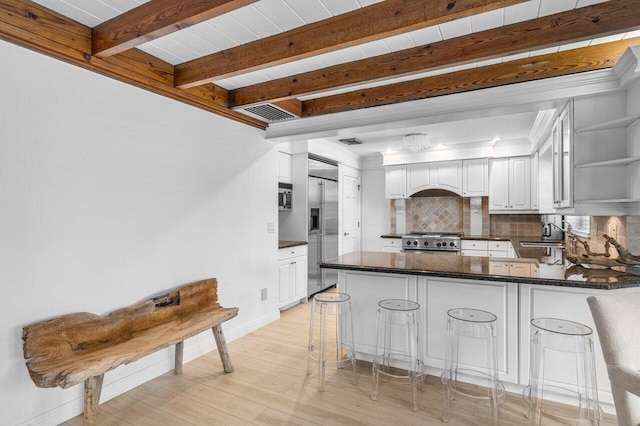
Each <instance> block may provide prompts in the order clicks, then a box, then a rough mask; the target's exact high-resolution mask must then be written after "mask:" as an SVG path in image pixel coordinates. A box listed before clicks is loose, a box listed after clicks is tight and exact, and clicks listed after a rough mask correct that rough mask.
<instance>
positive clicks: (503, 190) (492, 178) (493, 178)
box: [489, 158, 509, 211]
mask: <svg viewBox="0 0 640 426" xmlns="http://www.w3.org/2000/svg"><path fill="white" fill-rule="evenodd" d="M489 210H492V211H500V210H503V211H506V210H509V159H507V158H500V159H497V160H492V161H491V170H490V173H489Z"/></svg>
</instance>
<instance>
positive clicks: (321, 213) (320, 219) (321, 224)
mask: <svg viewBox="0 0 640 426" xmlns="http://www.w3.org/2000/svg"><path fill="white" fill-rule="evenodd" d="M318 185H320V191H318V193H319V194H320V209H319V214H318V232H319V233H320V235H324V190H325V187H324V182H322V181H320V182H318ZM320 257H321V258H322V256H320ZM323 260H324V259H323Z"/></svg>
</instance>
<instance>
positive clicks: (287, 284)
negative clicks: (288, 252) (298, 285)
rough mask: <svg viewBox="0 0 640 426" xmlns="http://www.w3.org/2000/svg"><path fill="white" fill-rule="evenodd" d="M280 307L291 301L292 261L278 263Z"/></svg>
mask: <svg viewBox="0 0 640 426" xmlns="http://www.w3.org/2000/svg"><path fill="white" fill-rule="evenodd" d="M278 278H279V281H278V305H279V306H280V307H282V306H284V305H286V304H287V303H289V302H290V301H291V260H290V259H286V260H281V261H280V262H279V263H278Z"/></svg>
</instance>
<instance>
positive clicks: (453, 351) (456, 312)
mask: <svg viewBox="0 0 640 426" xmlns="http://www.w3.org/2000/svg"><path fill="white" fill-rule="evenodd" d="M496 323H497V317H496V316H495V315H494V314H492V313H491V312H486V311H482V310H479V309H471V308H456V309H450V310H449V311H448V312H447V346H446V352H445V362H444V364H445V365H444V368H445V370H444V372H443V373H442V376H441V379H442V385H443V387H444V402H443V406H442V421H443V422H446V423H448V422H449V420H450V419H451V400H452V399H453V397H454V395H455V396H461V397H465V398H466V399H469V400H471V401H472V402H474V403H483V404H488V405H489V413H490V421H491V424H493V425H497V424H498V404H499V403H500V402H502V401H503V400H504V385H503V384H502V383H501V382H500V381H499V380H498V357H497V352H498V351H497V331H496ZM461 338H467V339H473V340H474V341H471V343H475V344H477V342H476V341H480V343H484V345H485V353H486V361H487V364H486V368H484V369H476V368H474V369H463V368H460V367H459V365H458V355H459V350H460V339H461ZM461 379H462V380H461ZM463 381H464V382H471V383H474V384H484V389H480V388H478V387H476V386H469V385H467V384H465V383H462V382H463Z"/></svg>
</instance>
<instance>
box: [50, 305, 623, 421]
mask: <svg viewBox="0 0 640 426" xmlns="http://www.w3.org/2000/svg"><path fill="white" fill-rule="evenodd" d="M310 306H311V304H310V303H308V304H301V305H298V306H296V307H294V308H291V309H289V310H287V311H285V312H283V313H282V316H281V319H280V320H279V321H276V322H274V323H272V324H269V325H268V326H266V327H263V328H261V329H259V330H256V331H254V332H253V333H251V334H249V335H247V336H244V337H242V338H240V339H237V340H235V341H233V342H231V343H229V352H230V356H231V361H232V363H233V365H234V367H235V372H234V373H230V374H225V373H224V372H223V371H222V364H221V362H220V358H219V357H218V354H217V353H216V352H213V353H209V354H207V355H204V356H202V357H200V358H198V359H196V360H194V361H192V362H190V363H187V364H185V366H184V370H183V373H182V375H181V376H175V375H174V374H173V373H172V372H170V373H167V374H164V375H163V376H160V377H158V378H156V379H154V380H152V381H150V382H147V383H145V384H143V385H141V386H139V387H137V388H135V389H133V390H131V391H129V392H126V393H124V394H122V395H120V396H118V397H116V398H114V399H112V400H110V401H108V402H106V403H103V404H101V405H100V408H99V412H98V425H150V426H163V425H314V424H318V425H395V426H401V425H443V424H444V423H442V422H441V421H440V415H441V408H442V386H441V384H440V380H439V378H436V377H432V376H429V377H428V378H427V381H426V386H425V392H424V393H421V394H420V401H419V411H417V412H412V411H410V410H409V405H408V401H409V388H408V385H406V384H402V383H391V382H390V383H384V384H382V385H381V391H380V397H379V399H378V400H377V401H372V400H371V398H370V394H371V365H370V364H367V363H359V366H358V385H357V386H354V385H352V384H351V382H350V374H349V369H348V368H347V369H344V370H337V369H327V381H326V384H325V391H324V392H318V391H317V388H316V386H317V372H316V370H315V369H314V370H313V374H312V375H311V376H309V377H308V376H307V375H306V374H305V372H306V353H307V348H306V346H307V339H308V324H309V309H310ZM452 408H453V413H454V414H453V415H452V419H451V422H450V423H449V424H450V425H485V424H488V410H487V409H486V408H483V407H475V406H474V405H473V404H469V403H465V402H464V401H460V402H454V404H453V407H452ZM524 415H525V408H524V405H523V403H522V398H521V397H520V396H519V395H512V394H508V395H507V398H506V400H505V402H504V403H503V404H501V405H500V413H499V416H500V424H503V425H525V424H528V421H527V419H526V418H525V416H524ZM63 424H64V425H67V426H78V425H82V416H78V417H75V418H73V419H71V420H69V421H68V422H66V423H63ZM546 424H549V425H552V424H555V422H551V421H548V422H547V421H545V425H546ZM604 424H609V425H614V424H616V422H615V419H612V418H611V417H607V418H606V419H605V422H604Z"/></svg>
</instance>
